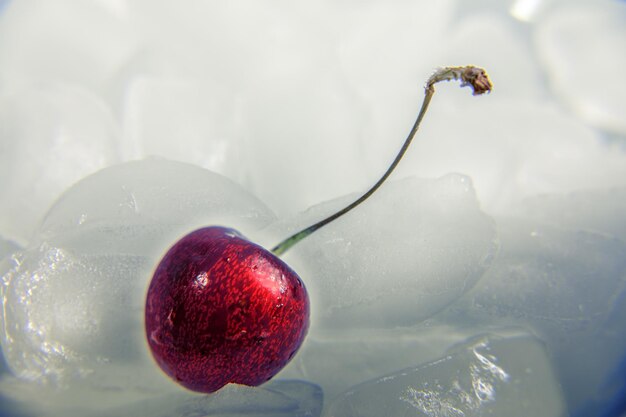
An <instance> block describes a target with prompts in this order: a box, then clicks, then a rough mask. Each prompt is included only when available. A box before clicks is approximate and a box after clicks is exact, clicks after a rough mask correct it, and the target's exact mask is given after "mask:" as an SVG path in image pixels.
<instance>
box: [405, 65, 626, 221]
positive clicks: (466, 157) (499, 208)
mask: <svg viewBox="0 0 626 417" xmlns="http://www.w3.org/2000/svg"><path fill="white" fill-rule="evenodd" d="M496 76H497V75H493V77H494V79H495V77H496ZM446 87H449V86H448V85H445V84H443V85H440V86H438V91H437V94H436V95H435V97H433V103H432V110H431V111H430V112H429V116H430V117H429V119H428V120H426V121H425V123H424V126H423V130H422V131H421V132H420V133H418V137H417V138H416V141H415V143H414V144H413V145H412V147H411V149H410V150H409V152H407V156H406V158H405V160H403V161H402V163H401V164H400V166H399V167H398V175H406V174H408V173H412V174H414V175H418V176H422V177H423V176H429V177H432V176H439V175H444V174H445V173H448V172H462V173H464V174H466V175H468V176H470V177H471V178H472V181H473V182H474V187H475V188H476V194H477V196H478V199H479V201H480V204H481V206H482V207H483V209H485V211H486V212H488V213H501V214H508V213H511V212H513V211H514V210H515V209H516V208H517V206H518V205H519V204H520V202H521V201H522V200H523V199H524V198H526V197H529V196H535V195H539V194H547V193H552V194H558V193H568V192H573V191H580V190H586V189H593V188H609V187H620V186H621V187H623V186H625V185H626V152H625V151H624V149H623V147H622V146H621V145H620V144H619V143H607V141H605V140H604V139H603V138H602V137H601V136H600V135H599V134H598V133H597V132H595V131H594V130H592V129H590V128H589V127H588V126H586V125H585V124H584V123H583V122H581V121H580V120H577V119H576V118H574V117H572V116H571V115H569V114H567V113H566V112H564V111H563V110H562V109H560V108H559V107H557V106H556V105H554V104H553V103H547V102H545V101H538V100H510V99H508V98H506V97H502V96H498V94H499V93H498V91H497V89H494V92H493V94H491V95H490V96H488V97H473V96H471V94H468V92H467V91H464V90H461V89H458V88H457V89H456V90H458V91H456V92H454V93H453V92H452V91H450V89H449V88H446ZM461 93H464V94H461ZM447 95H453V96H454V100H448V101H447V102H444V99H445V96H447ZM420 135H421V136H420Z"/></svg>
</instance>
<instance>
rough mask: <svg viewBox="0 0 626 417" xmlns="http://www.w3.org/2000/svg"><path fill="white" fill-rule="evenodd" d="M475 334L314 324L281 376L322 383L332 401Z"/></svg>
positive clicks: (438, 328)
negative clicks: (334, 327) (324, 327)
mask: <svg viewBox="0 0 626 417" xmlns="http://www.w3.org/2000/svg"><path fill="white" fill-rule="evenodd" d="M476 333H477V330H476V328H469V327H468V328H457V327H453V326H448V325H445V324H437V325H433V324H431V323H428V322H424V323H420V324H419V325H417V326H413V327H402V328H390V329H353V330H350V331H346V330H345V329H341V330H335V331H328V330H320V329H318V328H315V327H314V328H312V329H311V331H310V332H309V335H308V336H307V340H306V343H304V345H303V346H302V348H301V349H300V351H299V352H298V354H297V355H296V356H295V358H294V359H293V361H292V362H290V363H289V365H288V366H287V367H286V368H285V369H284V370H283V371H281V373H280V377H281V378H299V379H305V380H307V381H311V382H314V383H316V384H319V385H320V386H321V387H322V389H323V390H324V396H325V397H326V398H328V399H332V398H334V397H335V396H336V395H338V394H339V393H341V392H343V391H345V390H347V389H348V388H350V387H351V386H354V385H357V384H359V383H361V382H364V381H368V380H371V379H376V378H378V377H380V376H381V375H386V374H390V373H393V372H395V371H397V370H398V369H403V368H406V367H407V366H410V365H413V364H420V363H426V362H430V361H434V360H436V359H437V358H440V357H441V356H443V355H444V354H445V353H446V351H447V350H448V349H449V348H450V347H451V346H453V345H455V344H458V343H461V342H463V341H465V340H467V339H468V338H470V337H472V336H474V335H475V334H476Z"/></svg>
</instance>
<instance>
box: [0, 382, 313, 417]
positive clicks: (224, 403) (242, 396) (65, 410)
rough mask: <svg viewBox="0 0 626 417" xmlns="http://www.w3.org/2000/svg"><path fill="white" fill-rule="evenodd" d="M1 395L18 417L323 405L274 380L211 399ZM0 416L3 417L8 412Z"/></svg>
mask: <svg viewBox="0 0 626 417" xmlns="http://www.w3.org/2000/svg"><path fill="white" fill-rule="evenodd" d="M0 392H1V393H3V394H5V395H6V396H7V397H6V398H7V399H8V400H10V401H15V402H16V403H17V404H22V406H21V407H19V408H18V407H15V408H16V410H15V415H16V416H22V415H28V416H29V417H62V416H63V417H66V416H69V417H104V416H107V417H117V416H119V417H122V416H123V417H144V416H154V417H157V416H163V417H188V416H191V415H194V416H195V415H198V416H199V415H203V416H204V415H211V416H217V417H219V416H224V417H226V416H228V417H234V416H251V417H270V416H272V417H273V416H284V417H305V416H311V417H317V416H319V415H320V412H321V409H322V401H323V395H322V392H321V390H320V388H319V387H318V386H316V385H313V384H310V383H307V382H304V381H295V380H293V381H286V380H275V381H271V382H269V383H267V384H265V385H264V386H263V387H246V386H242V385H234V384H231V385H227V386H225V387H224V388H222V389H221V390H220V391H218V392H216V393H213V394H209V395H206V394H198V393H193V392H190V391H183V390H177V391H174V392H163V393H159V395H154V394H148V393H146V392H145V391H141V390H124V391H118V390H102V389H96V390H94V389H92V388H86V387H80V386H75V387H72V388H70V389H68V390H66V391H58V390H54V389H50V388H49V387H42V386H40V385H38V384H33V383H24V382H23V381H18V380H14V379H12V378H4V379H3V380H1V381H0ZM1 410H2V411H3V414H2V415H3V416H6V415H7V414H4V413H6V412H7V411H8V409H7V408H2V409H1ZM9 410H10V409H9ZM18 410H19V412H18ZM9 415H11V416H12V415H13V414H9Z"/></svg>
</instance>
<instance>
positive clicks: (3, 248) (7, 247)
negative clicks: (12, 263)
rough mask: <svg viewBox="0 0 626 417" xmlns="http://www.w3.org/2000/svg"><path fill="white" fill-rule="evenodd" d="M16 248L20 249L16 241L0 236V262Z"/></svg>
mask: <svg viewBox="0 0 626 417" xmlns="http://www.w3.org/2000/svg"><path fill="white" fill-rule="evenodd" d="M18 249H20V247H19V245H18V244H17V243H15V242H13V241H11V240H6V239H3V238H2V237H1V236H0V262H1V261H2V260H3V259H4V258H6V257H7V256H9V255H10V254H12V253H13V252H15V251H17V250H18Z"/></svg>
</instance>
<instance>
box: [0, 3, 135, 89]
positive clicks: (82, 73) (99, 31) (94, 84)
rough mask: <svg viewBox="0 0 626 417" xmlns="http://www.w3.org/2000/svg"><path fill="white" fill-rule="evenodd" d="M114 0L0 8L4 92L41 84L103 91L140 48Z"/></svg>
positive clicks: (0, 85) (1, 86)
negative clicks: (120, 66)
mask: <svg viewBox="0 0 626 417" xmlns="http://www.w3.org/2000/svg"><path fill="white" fill-rule="evenodd" d="M107 3H112V2H98V1H86V2H78V3H77V2H74V1H71V0H60V1H57V2H55V3H54V4H51V3H50V2H47V1H45V0H44V1H41V0H36V1H29V2H21V1H12V2H10V4H9V5H8V6H7V7H6V8H5V9H4V10H2V9H1V8H0V12H1V13H2V15H0V62H2V65H1V66H0V91H1V92H2V94H13V93H21V91H22V90H23V89H24V88H29V87H30V86H32V85H37V84H39V83H41V82H51V83H56V82H61V83H71V84H75V85H79V86H82V87H85V88H86V89H89V90H92V91H99V90H100V89H101V88H102V86H103V83H104V81H105V80H106V79H107V78H108V77H110V76H111V74H112V73H113V72H114V71H115V70H116V69H117V68H118V67H119V65H121V63H122V62H123V61H124V59H125V58H126V56H127V55H128V54H130V53H131V52H132V51H133V50H134V48H135V47H136V44H137V40H136V38H135V33H136V32H135V31H134V30H133V28H132V26H129V25H128V24H127V23H126V22H125V21H124V20H123V19H120V17H123V16H119V15H118V14H117V13H118V11H115V10H112V8H110V7H107Z"/></svg>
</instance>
